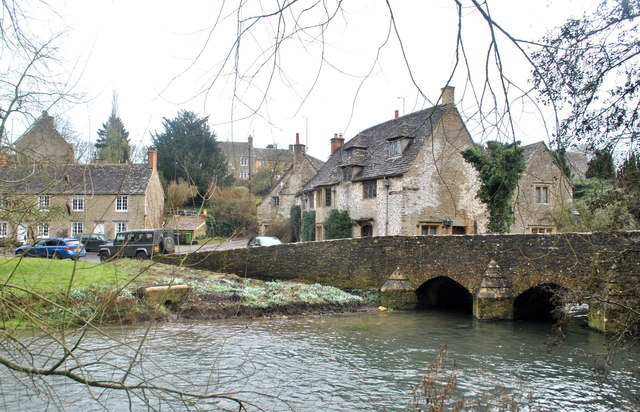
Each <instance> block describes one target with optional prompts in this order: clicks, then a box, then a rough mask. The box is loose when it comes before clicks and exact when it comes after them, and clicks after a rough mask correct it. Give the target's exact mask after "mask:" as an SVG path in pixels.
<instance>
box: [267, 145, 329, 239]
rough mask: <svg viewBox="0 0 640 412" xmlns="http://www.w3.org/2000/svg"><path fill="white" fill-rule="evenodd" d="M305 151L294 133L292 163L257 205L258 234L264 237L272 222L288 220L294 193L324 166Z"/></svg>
mask: <svg viewBox="0 0 640 412" xmlns="http://www.w3.org/2000/svg"><path fill="white" fill-rule="evenodd" d="M305 150H306V146H305V145H304V144H300V135H299V134H298V133H296V144H295V145H293V163H292V164H291V166H290V167H289V168H288V169H287V170H286V171H285V172H284V174H283V175H282V177H281V178H280V180H279V181H278V182H277V183H276V185H275V187H274V188H273V189H271V192H270V193H269V194H268V195H267V196H265V197H264V198H263V199H262V201H261V202H260V203H259V204H258V225H259V228H260V234H262V235H264V233H265V232H266V230H267V229H268V228H269V226H270V225H271V223H272V222H274V221H277V220H279V219H288V218H289V211H290V210H291V206H293V205H294V204H296V199H295V198H296V193H298V191H300V189H302V187H303V186H304V184H305V183H307V182H308V181H309V180H311V178H312V177H314V176H315V175H316V173H318V170H320V168H321V167H322V165H323V164H324V162H323V161H322V160H319V159H316V158H315V157H312V156H309V155H308V154H307V153H306V151H305Z"/></svg>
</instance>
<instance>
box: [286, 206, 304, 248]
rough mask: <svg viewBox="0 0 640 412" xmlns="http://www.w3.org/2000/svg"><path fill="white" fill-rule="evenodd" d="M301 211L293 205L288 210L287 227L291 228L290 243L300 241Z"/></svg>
mask: <svg viewBox="0 0 640 412" xmlns="http://www.w3.org/2000/svg"><path fill="white" fill-rule="evenodd" d="M301 225H302V222H301V211H300V206H298V205H293V206H291V209H289V227H291V241H292V242H299V241H300V229H301Z"/></svg>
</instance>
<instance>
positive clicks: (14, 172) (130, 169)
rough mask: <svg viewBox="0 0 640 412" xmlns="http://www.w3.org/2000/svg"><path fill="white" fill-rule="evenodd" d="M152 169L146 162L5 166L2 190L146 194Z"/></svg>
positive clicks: (1, 171) (0, 172)
mask: <svg viewBox="0 0 640 412" xmlns="http://www.w3.org/2000/svg"><path fill="white" fill-rule="evenodd" d="M151 172H152V171H151V169H150V168H149V167H148V165H147V164H146V163H145V164H117V165H86V164H72V165H61V166H50V165H43V166H37V165H31V166H29V165H24V164H16V165H6V166H2V167H0V190H2V191H6V192H9V193H22V194H39V193H43V194H96V195H107V194H108V195H115V194H131V195H134V194H143V193H144V192H145V190H146V189H147V185H148V184H149V179H150V177H151Z"/></svg>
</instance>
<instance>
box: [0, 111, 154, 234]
mask: <svg viewBox="0 0 640 412" xmlns="http://www.w3.org/2000/svg"><path fill="white" fill-rule="evenodd" d="M47 153H48V154H47ZM73 159H74V156H73V148H72V146H71V145H70V144H69V143H67V142H66V141H65V140H64V138H62V136H60V133H58V132H57V131H56V129H55V125H54V123H53V118H51V117H50V116H48V115H47V114H46V112H45V113H43V115H42V117H40V118H39V119H38V120H37V121H36V122H35V123H34V125H33V126H32V127H31V128H30V129H29V130H28V131H27V132H26V133H25V134H24V135H23V136H22V137H21V138H20V139H19V140H18V141H17V142H16V144H15V155H13V156H5V157H3V162H2V164H0V239H3V240H6V241H10V242H15V241H17V242H22V243H24V242H27V241H30V240H33V239H35V238H39V237H58V236H76V235H79V234H81V233H103V234H106V235H107V236H114V235H115V234H116V233H117V232H120V231H123V230H128V229H140V228H159V227H162V224H163V211H164V191H163V189H162V185H161V184H160V178H159V176H158V171H157V152H156V151H155V150H150V151H149V153H148V161H147V163H145V164H111V165H106V164H100V165H97V164H78V163H75V162H74V161H73Z"/></svg>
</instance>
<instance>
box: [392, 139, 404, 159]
mask: <svg viewBox="0 0 640 412" xmlns="http://www.w3.org/2000/svg"><path fill="white" fill-rule="evenodd" d="M401 154H402V142H401V141H400V139H398V140H393V141H390V142H389V157H396V156H400V155H401Z"/></svg>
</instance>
